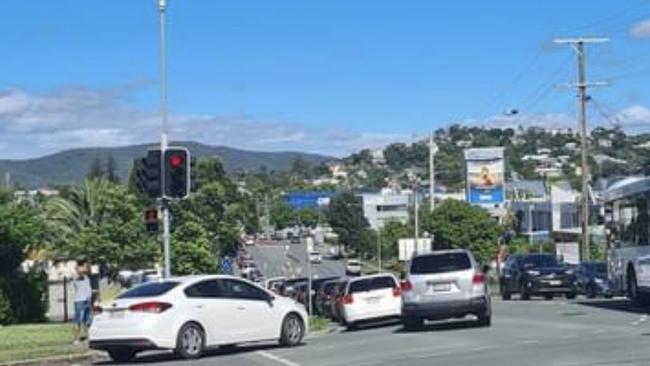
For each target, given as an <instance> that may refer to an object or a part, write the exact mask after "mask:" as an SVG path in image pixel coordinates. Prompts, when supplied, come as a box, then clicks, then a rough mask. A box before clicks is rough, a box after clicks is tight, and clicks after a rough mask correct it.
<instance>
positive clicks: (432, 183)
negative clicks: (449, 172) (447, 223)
mask: <svg viewBox="0 0 650 366" xmlns="http://www.w3.org/2000/svg"><path fill="white" fill-rule="evenodd" d="M436 153H438V145H436V143H435V142H433V133H432V134H431V135H429V200H430V202H429V211H431V212H433V210H434V209H435V206H436V200H435V193H436V175H435V170H434V164H435V156H436Z"/></svg>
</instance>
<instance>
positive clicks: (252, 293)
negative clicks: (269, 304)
mask: <svg viewBox="0 0 650 366" xmlns="http://www.w3.org/2000/svg"><path fill="white" fill-rule="evenodd" d="M223 284H224V288H223V291H224V296H227V297H230V298H235V299H244V300H263V301H266V300H268V298H269V295H268V294H267V293H266V292H265V291H264V290H262V289H260V288H258V287H255V286H253V285H250V284H248V283H246V282H242V281H238V280H231V279H227V280H223Z"/></svg>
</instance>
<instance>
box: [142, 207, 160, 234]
mask: <svg viewBox="0 0 650 366" xmlns="http://www.w3.org/2000/svg"><path fill="white" fill-rule="evenodd" d="M144 223H145V225H146V227H147V232H148V233H157V232H158V209H156V208H148V209H146V210H145V211H144Z"/></svg>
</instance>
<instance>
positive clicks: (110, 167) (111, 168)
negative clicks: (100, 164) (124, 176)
mask: <svg viewBox="0 0 650 366" xmlns="http://www.w3.org/2000/svg"><path fill="white" fill-rule="evenodd" d="M106 179H107V180H108V181H109V182H111V183H120V177H119V176H118V175H117V162H116V161H115V158H114V157H113V154H108V158H107V159H106Z"/></svg>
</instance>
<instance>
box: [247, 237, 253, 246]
mask: <svg viewBox="0 0 650 366" xmlns="http://www.w3.org/2000/svg"><path fill="white" fill-rule="evenodd" d="M245 243H246V245H248V246H251V245H255V239H253V238H248V239H246V242H245Z"/></svg>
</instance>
